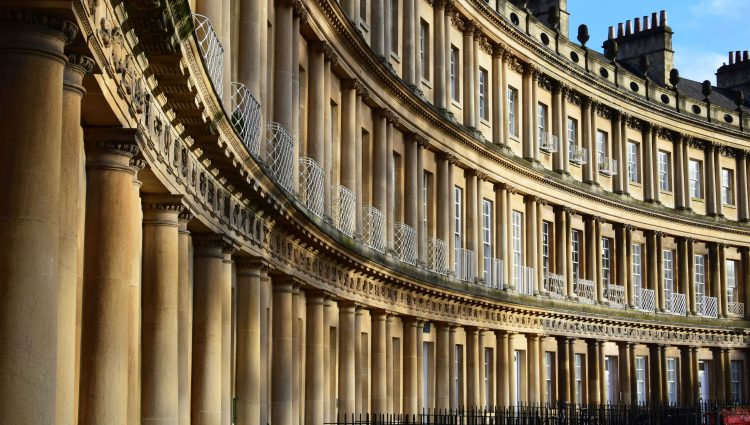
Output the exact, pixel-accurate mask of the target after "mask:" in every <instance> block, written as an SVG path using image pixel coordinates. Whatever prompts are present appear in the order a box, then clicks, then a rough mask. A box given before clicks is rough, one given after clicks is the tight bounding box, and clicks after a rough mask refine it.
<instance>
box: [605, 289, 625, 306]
mask: <svg viewBox="0 0 750 425" xmlns="http://www.w3.org/2000/svg"><path fill="white" fill-rule="evenodd" d="M604 298H605V299H606V300H607V301H609V302H610V303H611V304H616V305H620V306H623V305H625V287H624V286H621V285H613V284H609V285H607V286H605V287H604Z"/></svg>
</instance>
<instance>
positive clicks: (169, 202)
mask: <svg viewBox="0 0 750 425" xmlns="http://www.w3.org/2000/svg"><path fill="white" fill-rule="evenodd" d="M141 205H142V206H143V211H144V212H146V211H165V212H169V211H172V212H174V213H176V214H177V215H178V216H179V215H181V214H182V211H184V210H185V207H184V206H183V205H182V195H171V194H167V195H155V194H145V195H144V196H142V198H141Z"/></svg>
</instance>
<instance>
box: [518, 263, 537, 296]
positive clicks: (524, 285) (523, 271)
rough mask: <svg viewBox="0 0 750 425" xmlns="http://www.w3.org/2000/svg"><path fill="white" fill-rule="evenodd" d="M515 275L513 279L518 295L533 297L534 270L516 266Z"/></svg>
mask: <svg viewBox="0 0 750 425" xmlns="http://www.w3.org/2000/svg"><path fill="white" fill-rule="evenodd" d="M515 273H516V275H515V279H516V282H517V283H518V285H517V287H516V290H517V291H518V293H519V294H525V295H534V283H535V282H536V274H535V273H534V269H533V268H532V267H526V266H522V265H516V269H515Z"/></svg>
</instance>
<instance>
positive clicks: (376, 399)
mask: <svg viewBox="0 0 750 425" xmlns="http://www.w3.org/2000/svg"><path fill="white" fill-rule="evenodd" d="M371 317H372V320H371V327H372V367H371V370H372V375H371V378H370V379H371V380H372V393H371V397H372V413H374V414H376V415H379V414H385V413H387V411H388V394H387V387H386V371H387V364H386V363H387V362H386V356H388V355H392V353H391V354H389V353H387V352H386V345H387V344H386V330H385V328H386V317H387V314H386V313H385V312H383V311H373V312H372V313H371Z"/></svg>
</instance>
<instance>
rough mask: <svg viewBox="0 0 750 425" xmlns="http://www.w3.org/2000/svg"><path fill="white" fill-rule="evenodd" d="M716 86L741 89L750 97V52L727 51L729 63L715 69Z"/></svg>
mask: <svg viewBox="0 0 750 425" xmlns="http://www.w3.org/2000/svg"><path fill="white" fill-rule="evenodd" d="M716 86H717V87H719V88H722V89H728V90H739V91H742V92H743V93H744V94H745V96H746V97H750V54H749V53H748V51H747V50H735V51H733V52H729V64H724V65H722V66H721V67H720V68H719V69H718V70H717V71H716Z"/></svg>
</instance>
